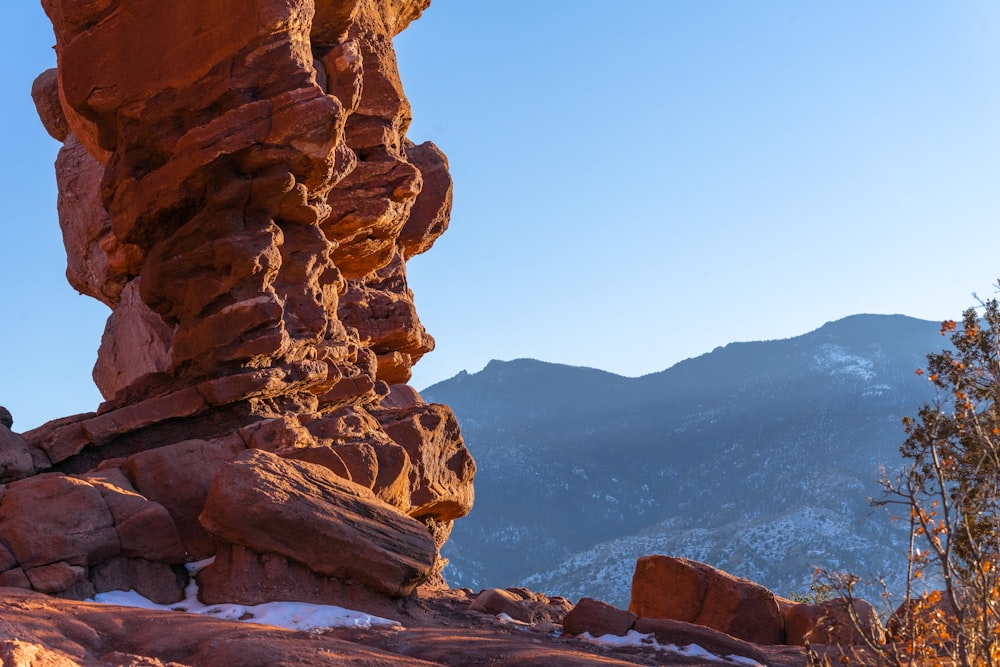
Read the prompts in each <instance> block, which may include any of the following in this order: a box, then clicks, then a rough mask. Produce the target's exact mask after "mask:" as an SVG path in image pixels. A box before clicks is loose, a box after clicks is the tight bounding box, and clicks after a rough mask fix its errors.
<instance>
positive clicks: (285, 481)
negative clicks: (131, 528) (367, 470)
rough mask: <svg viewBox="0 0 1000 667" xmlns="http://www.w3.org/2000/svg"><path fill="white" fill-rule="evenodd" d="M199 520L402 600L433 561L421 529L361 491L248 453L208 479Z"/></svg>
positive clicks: (294, 464)
mask: <svg viewBox="0 0 1000 667" xmlns="http://www.w3.org/2000/svg"><path fill="white" fill-rule="evenodd" d="M201 522H202V524H203V525H204V526H205V528H206V530H208V532H209V533H211V534H212V535H214V536H216V537H217V538H219V539H221V540H223V541H225V542H228V543H230V544H237V545H242V546H245V547H248V548H250V549H252V550H253V551H256V552H257V553H262V554H264V553H277V554H281V555H283V556H285V557H286V558H288V559H290V560H294V561H297V562H299V563H302V564H303V565H305V566H306V567H308V568H309V569H310V570H312V571H313V572H316V573H318V574H322V575H325V576H328V577H334V578H338V579H342V580H343V579H353V580H356V581H360V582H363V583H364V584H365V585H366V586H368V587H370V588H372V589H373V590H376V591H380V592H383V593H385V594H388V595H393V596H401V595H408V594H409V593H410V592H412V591H413V589H414V588H415V587H416V586H417V585H418V584H420V583H421V582H422V581H424V580H426V579H427V577H428V576H429V574H430V572H431V569H432V567H433V565H434V562H435V560H436V555H437V552H436V549H435V547H434V542H433V541H432V540H431V537H430V534H429V533H428V531H427V529H426V528H425V527H424V526H423V525H422V524H420V523H418V522H417V521H414V520H413V519H409V518H407V517H404V516H401V515H400V514H399V513H398V512H396V511H395V510H394V509H393V508H391V507H390V506H388V505H386V504H384V503H382V502H381V501H379V500H378V499H377V498H376V497H375V496H374V494H372V493H371V491H369V490H368V489H366V488H364V487H362V486H358V485H356V484H352V483H351V482H348V481H346V480H344V479H342V478H341V477H338V476H337V475H334V474H332V473H331V472H330V471H329V470H327V469H326V468H323V467H321V466H317V465H313V464H309V463H305V462H300V461H290V460H286V459H281V458H279V457H277V456H275V455H273V454H269V453H267V452H263V451H260V450H248V451H246V452H244V453H243V454H242V455H240V457H238V458H237V459H236V460H235V461H234V462H232V463H230V464H228V465H226V466H224V467H223V469H222V470H221V471H220V472H219V474H218V475H217V476H216V478H215V480H214V482H213V483H212V487H211V490H210V491H209V494H208V498H207V499H206V501H205V509H204V511H203V512H202V514H201Z"/></svg>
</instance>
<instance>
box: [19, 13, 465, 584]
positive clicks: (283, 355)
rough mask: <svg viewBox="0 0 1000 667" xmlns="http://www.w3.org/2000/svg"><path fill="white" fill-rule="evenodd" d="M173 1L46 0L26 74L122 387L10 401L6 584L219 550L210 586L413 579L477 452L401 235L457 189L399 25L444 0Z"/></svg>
mask: <svg viewBox="0 0 1000 667" xmlns="http://www.w3.org/2000/svg"><path fill="white" fill-rule="evenodd" d="M179 1H180V5H179V4H178V3H177V2H173V3H164V2H162V1H161V0H133V1H132V2H129V3H128V6H127V7H126V6H124V4H122V3H118V2H115V1H114V0H100V1H97V2H93V1H91V0H86V1H85V0H43V2H42V4H43V6H44V8H45V11H46V13H47V14H48V15H49V18H50V19H51V21H52V25H53V28H54V31H55V36H56V54H57V59H58V68H57V70H56V71H49V72H46V73H44V74H43V75H41V76H40V77H39V78H38V79H37V80H36V82H35V85H34V87H33V90H32V96H33V98H34V99H35V102H36V107H37V109H38V112H39V115H40V117H41V118H42V121H43V124H44V125H45V127H46V129H47V130H48V131H49V132H50V134H52V136H54V137H55V138H56V139H58V140H59V141H62V142H64V146H63V148H62V150H61V151H60V154H59V158H58V160H57V163H56V174H57V180H58V183H59V192H60V194H59V217H60V224H61V226H62V230H63V238H64V241H65V245H66V250H67V258H68V261H67V277H68V279H69V281H70V283H71V284H72V285H73V286H74V287H75V288H76V289H77V290H79V291H81V292H82V293H85V294H88V295H90V296H93V297H94V298H97V299H99V300H101V301H102V302H104V303H105V304H107V305H108V306H109V307H110V308H111V309H112V314H111V316H110V317H109V319H108V324H107V327H106V328H105V332H104V337H103V340H102V343H101V348H100V351H99V354H98V360H97V364H96V365H95V368H94V379H95V381H96V383H97V385H98V387H99V388H100V390H101V392H102V394H103V395H104V397H105V399H106V401H105V403H104V404H102V405H101V406H100V407H99V408H98V410H97V411H96V413H91V414H87V415H78V416H76V417H71V418H66V419H62V420H56V421H55V422H50V423H49V424H46V425H44V426H42V427H40V428H39V429H36V430H34V431H32V432H30V433H27V434H24V438H23V439H22V438H21V437H20V436H17V435H16V434H13V433H10V431H9V428H8V427H0V481H2V480H17V481H13V482H12V483H11V484H10V485H9V487H8V488H7V490H6V492H5V493H4V494H3V497H2V499H0V583H6V584H8V585H10V584H13V585H18V586H24V587H31V588H34V589H35V590H40V591H45V592H50V593H58V594H60V595H64V596H70V597H80V596H84V595H90V594H92V593H93V592H95V591H100V590H106V589H107V588H109V587H124V588H128V587H136V586H138V585H140V584H139V580H140V579H141V580H144V581H146V582H147V583H144V584H142V585H143V586H145V587H146V589H147V590H149V593H150V595H151V596H156V597H157V598H158V599H168V598H170V597H172V596H174V597H176V596H179V595H180V591H181V589H182V587H183V585H184V583H185V574H184V571H183V568H180V567H179V565H180V564H182V563H184V562H186V561H191V560H196V559H201V558H205V557H208V556H213V555H217V556H218V560H217V562H216V564H214V565H213V566H211V567H209V568H208V569H206V570H205V571H204V572H203V580H204V581H203V586H204V590H205V591H206V592H207V593H206V594H208V595H211V596H213V597H214V598H216V599H221V598H224V597H226V596H229V597H230V598H231V599H233V600H234V601H240V600H241V599H245V600H250V599H253V600H254V601H257V602H259V601H262V600H261V597H262V596H265V597H266V596H270V595H273V596H276V597H284V598H293V599H294V598H296V597H298V598H300V599H311V600H313V601H323V600H326V601H336V600H338V599H355V598H357V599H362V598H365V597H366V596H368V598H367V599H370V600H373V599H374V598H373V597H372V596H378V595H382V596H390V597H391V596H406V595H409V594H410V593H411V592H412V591H413V590H414V588H415V587H416V586H419V585H421V584H424V583H434V582H436V581H438V580H439V578H440V577H439V574H440V570H441V567H443V561H442V560H441V559H440V557H439V556H438V550H439V549H440V547H441V545H442V544H443V543H444V541H445V540H446V539H447V536H448V534H449V533H450V526H451V522H452V521H453V520H455V519H457V518H459V517H461V516H463V515H464V514H466V513H467V512H468V511H469V509H470V508H471V506H472V500H473V493H472V479H473V476H474V473H475V466H474V464H473V462H472V459H471V457H470V456H469V453H468V451H467V450H466V449H465V446H464V444H463V442H462V438H461V435H460V433H459V429H458V425H457V423H456V421H455V418H454V415H453V414H452V413H451V411H450V410H449V409H448V408H446V407H445V406H439V405H426V404H424V402H423V401H422V400H421V399H420V396H419V394H417V393H416V392H415V391H413V390H412V389H410V388H407V387H405V386H404V385H403V384H402V383H405V382H406V381H407V380H408V379H409V377H410V368H411V366H412V365H413V364H414V363H416V361H417V360H419V359H420V357H421V356H422V355H423V354H425V353H427V352H428V351H430V350H432V349H433V346H434V342H433V339H432V338H431V337H430V336H428V335H427V333H426V332H425V331H424V329H423V326H422V325H421V324H420V321H419V319H418V318H417V314H416V311H415V309H414V306H413V295H412V293H411V292H410V290H409V288H408V287H407V284H406V260H408V259H409V258H410V257H412V256H413V255H415V254H418V253H421V252H424V251H426V250H427V249H428V248H429V247H430V246H431V244H433V242H434V240H435V239H436V238H437V237H438V236H439V235H440V234H441V233H443V232H444V230H445V228H446V227H447V223H448V216H449V214H450V208H451V179H450V177H449V176H448V170H447V161H446V159H445V157H444V155H443V154H442V153H441V152H440V151H439V150H438V149H437V148H436V147H435V146H433V144H429V143H427V144H422V145H419V146H418V145H414V144H413V143H412V142H411V141H409V140H408V139H407V138H406V131H407V127H408V125H409V120H410V115H411V112H410V108H409V104H408V102H407V101H406V97H405V96H404V94H403V90H402V86H401V84H400V81H399V75H398V71H397V67H396V62H395V55H394V52H393V49H392V38H393V37H394V36H395V35H396V34H398V33H399V32H400V31H401V30H403V29H404V28H405V27H406V26H407V25H408V24H409V23H410V22H411V21H412V20H414V19H416V18H417V17H419V15H420V14H421V12H422V11H423V10H424V9H425V8H426V6H427V5H428V4H429V3H428V2H427V0H218V1H213V2H210V3H206V2H195V1H194V0H179ZM390 385H394V386H395V387H396V388H395V389H391V388H390ZM5 433H6V435H5ZM143 527H144V528H143ZM251 575H252V576H256V577H258V579H257V581H259V582H262V583H261V584H260V586H257V587H253V586H249V585H248V584H247V579H246V577H248V576H251ZM149 582H153V583H149ZM354 589H363V592H358V591H355V590H354Z"/></svg>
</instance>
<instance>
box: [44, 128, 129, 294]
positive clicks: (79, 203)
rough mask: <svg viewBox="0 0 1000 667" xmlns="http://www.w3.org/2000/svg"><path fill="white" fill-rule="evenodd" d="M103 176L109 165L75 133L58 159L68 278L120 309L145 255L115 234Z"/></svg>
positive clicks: (80, 289)
mask: <svg viewBox="0 0 1000 667" xmlns="http://www.w3.org/2000/svg"><path fill="white" fill-rule="evenodd" d="M102 178H104V165H102V164H101V163H100V162H98V161H97V160H96V159H94V157H93V156H92V155H91V154H90V153H88V152H87V149H86V148H85V147H84V146H83V144H81V143H80V141H79V140H78V139H77V136H76V135H75V134H70V135H69V136H68V137H67V138H66V142H65V143H64V144H63V147H62V148H61V149H60V150H59V155H58V157H57V158H56V180H57V182H58V184H59V200H58V208H59V226H60V228H61V229H62V237H63V245H64V246H65V248H66V278H67V280H69V284H70V285H72V286H73V288H74V289H75V290H76V291H78V292H80V293H81V294H86V295H88V296H92V297H94V298H95V299H98V300H100V301H102V302H103V303H105V304H106V305H108V306H109V307H111V308H115V307H116V306H117V305H118V299H119V296H120V295H121V291H122V288H123V287H124V286H125V284H126V283H127V282H128V281H129V279H130V277H131V276H135V275H138V273H139V270H140V267H141V266H142V259H143V257H142V252H141V251H140V250H139V248H138V247H136V246H134V245H131V244H124V243H120V242H119V241H118V239H117V238H116V237H115V235H114V234H113V233H112V231H111V217H110V216H109V215H108V211H107V209H105V208H104V203H103V202H102V200H101V179H102Z"/></svg>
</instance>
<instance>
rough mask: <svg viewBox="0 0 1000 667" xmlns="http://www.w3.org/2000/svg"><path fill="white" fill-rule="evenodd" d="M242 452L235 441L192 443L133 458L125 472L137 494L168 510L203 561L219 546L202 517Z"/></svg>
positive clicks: (187, 548)
mask: <svg viewBox="0 0 1000 667" xmlns="http://www.w3.org/2000/svg"><path fill="white" fill-rule="evenodd" d="M240 451H242V446H241V445H239V444H237V443H235V442H234V441H233V440H223V441H206V440H188V441H185V442H178V443H176V444H173V445H167V446H164V447H159V448H157V449H151V450H149V451H146V452H142V453H139V454H135V455H133V456H130V457H129V458H128V459H126V460H125V462H124V463H123V464H122V470H123V471H124V472H125V474H126V475H127V476H128V478H129V481H131V483H132V485H133V486H134V487H135V489H136V491H138V492H139V493H141V494H142V495H143V496H144V497H146V498H148V499H149V500H152V501H154V502H156V503H159V504H160V505H162V506H163V507H164V508H166V510H167V512H169V513H170V517H171V518H172V519H173V522H174V524H175V525H176V526H177V530H178V531H179V533H180V537H181V541H182V542H183V544H184V549H185V551H186V552H187V553H188V555H189V556H190V557H191V558H192V559H195V560H199V559H202V558H207V557H209V556H211V555H212V554H213V553H214V552H215V543H214V541H213V540H212V538H211V537H210V536H209V535H208V533H206V532H205V530H204V529H203V528H202V526H201V524H200V523H199V522H198V515H199V514H201V511H202V508H204V506H205V498H206V497H207V496H208V490H209V487H210V486H211V485H212V482H213V480H214V479H215V477H216V475H217V474H218V472H219V471H220V470H221V469H222V468H223V466H224V465H225V464H226V463H227V462H228V461H231V460H232V459H234V458H235V457H236V455H237V454H238V453H239V452H240Z"/></svg>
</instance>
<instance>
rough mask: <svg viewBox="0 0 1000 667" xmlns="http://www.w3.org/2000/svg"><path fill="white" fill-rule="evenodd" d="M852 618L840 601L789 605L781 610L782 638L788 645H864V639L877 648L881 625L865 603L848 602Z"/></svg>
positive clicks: (874, 612)
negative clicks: (783, 628) (852, 608)
mask: <svg viewBox="0 0 1000 667" xmlns="http://www.w3.org/2000/svg"><path fill="white" fill-rule="evenodd" d="M851 604H852V605H853V607H854V614H853V616H854V617H855V618H856V619H857V620H856V621H855V620H854V619H852V614H851V612H850V609H849V608H848V606H847V605H848V602H847V601H846V600H844V599H842V598H837V599H834V600H828V601H826V602H822V603H820V604H790V605H788V607H787V608H786V609H785V610H784V615H785V635H786V641H787V642H788V643H789V644H792V645H796V646H803V645H805V644H806V643H807V642H808V643H809V644H834V645H839V646H852V645H859V644H864V643H865V640H866V638H867V639H869V640H873V641H875V642H876V643H879V644H881V643H882V642H883V641H884V640H885V631H884V630H883V628H882V621H881V620H880V619H879V617H878V612H877V611H876V610H875V607H873V606H872V604H871V603H870V602H868V601H866V600H852V601H851Z"/></svg>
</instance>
